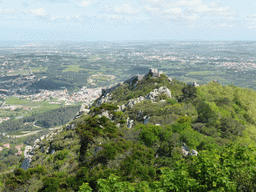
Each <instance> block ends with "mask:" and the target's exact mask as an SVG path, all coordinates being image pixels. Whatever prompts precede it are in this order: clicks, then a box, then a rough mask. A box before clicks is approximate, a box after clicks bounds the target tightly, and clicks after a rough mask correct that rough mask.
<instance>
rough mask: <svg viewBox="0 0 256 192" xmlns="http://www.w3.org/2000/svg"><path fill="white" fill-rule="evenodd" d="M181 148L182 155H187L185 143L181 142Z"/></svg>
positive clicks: (187, 149)
mask: <svg viewBox="0 0 256 192" xmlns="http://www.w3.org/2000/svg"><path fill="white" fill-rule="evenodd" d="M181 150H182V152H183V156H188V155H189V153H190V149H189V148H188V146H187V145H186V144H185V143H183V144H182V147H181Z"/></svg>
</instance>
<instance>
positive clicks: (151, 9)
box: [145, 5, 159, 12]
mask: <svg viewBox="0 0 256 192" xmlns="http://www.w3.org/2000/svg"><path fill="white" fill-rule="evenodd" d="M145 10H147V11H149V12H157V11H159V8H154V7H151V6H150V5H146V6H145Z"/></svg>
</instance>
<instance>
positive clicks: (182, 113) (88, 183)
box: [3, 75, 256, 192]
mask: <svg viewBox="0 0 256 192" xmlns="http://www.w3.org/2000/svg"><path fill="white" fill-rule="evenodd" d="M161 86H166V87H167V88H169V89H170V91H171V92H172V98H167V97H166V95H164V94H162V95H159V96H158V98H157V99H156V100H155V101H154V102H151V101H150V100H147V99H145V100H144V101H142V102H140V103H137V104H135V105H134V106H133V107H132V108H126V109H125V110H123V111H118V107H117V105H120V104H126V103H127V101H128V100H129V99H133V98H137V97H139V96H145V95H147V94H148V93H149V92H150V91H152V90H154V89H157V88H159V87H161ZM255 110H256V92H255V91H253V90H251V89H242V88H238V87H235V86H222V85H220V84H219V83H217V82H210V83H209V84H207V85H202V86H200V87H193V86H190V85H186V84H185V83H182V82H179V81H178V80H176V79H174V80H173V81H172V82H171V83H170V82H169V81H168V79H167V77H166V76H165V75H161V77H159V78H152V77H148V78H146V79H143V80H141V81H139V82H138V84H137V85H136V87H134V86H128V85H123V86H121V87H119V88H117V89H116V90H115V91H114V92H112V100H111V101H110V102H109V103H104V104H102V105H100V106H96V104H94V107H92V108H91V111H90V113H89V114H86V115H82V116H81V118H79V119H76V120H74V121H73V122H71V124H74V125H75V126H76V128H75V129H71V130H67V129H64V130H63V131H61V132H60V133H58V134H56V135H54V136H53V138H51V139H48V140H43V141H41V143H40V147H39V148H37V149H35V150H34V151H33V153H34V156H33V159H32V164H31V168H30V169H28V171H24V170H21V169H20V168H16V169H15V171H14V172H13V173H9V174H7V175H5V177H4V179H3V183H4V189H5V190H6V191H15V190H16V191H24V190H27V191H30V190H33V191H41V192H42V191H80V192H84V191H120V192H121V191H195V192H197V191H253V190H254V189H255V187H256V186H255V179H256V177H255V175H256V169H255V163H256V160H255V159H256V148H255V146H256V131H255V130H256V117H255V112H256V111H255ZM106 113H107V114H108V115H106ZM104 114H105V115H104ZM106 116H108V117H109V118H108V117H106ZM128 117H129V118H130V119H132V120H134V126H133V127H132V128H130V129H128V128H127V124H126V121H127V118H128ZM144 117H150V118H148V122H144V120H145V118H144ZM192 149H194V150H195V151H196V152H198V154H197V155H194V154H196V153H195V151H194V150H192ZM188 150H189V151H188ZM185 152H187V153H189V154H185Z"/></svg>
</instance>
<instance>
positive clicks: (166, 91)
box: [145, 86, 172, 101]
mask: <svg viewBox="0 0 256 192" xmlns="http://www.w3.org/2000/svg"><path fill="white" fill-rule="evenodd" d="M159 94H166V95H167V97H168V98H171V97H172V93H171V91H170V90H169V89H168V88H167V87H165V86H164V87H160V88H159V89H154V91H152V92H150V93H149V94H147V95H146V96H145V99H151V100H153V101H155V100H156V99H157V97H158V95H159Z"/></svg>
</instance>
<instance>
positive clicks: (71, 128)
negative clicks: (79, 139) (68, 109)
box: [65, 124, 76, 130]
mask: <svg viewBox="0 0 256 192" xmlns="http://www.w3.org/2000/svg"><path fill="white" fill-rule="evenodd" d="M65 127H66V130H74V129H75V128H76V125H75V124H66V126H65Z"/></svg>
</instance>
